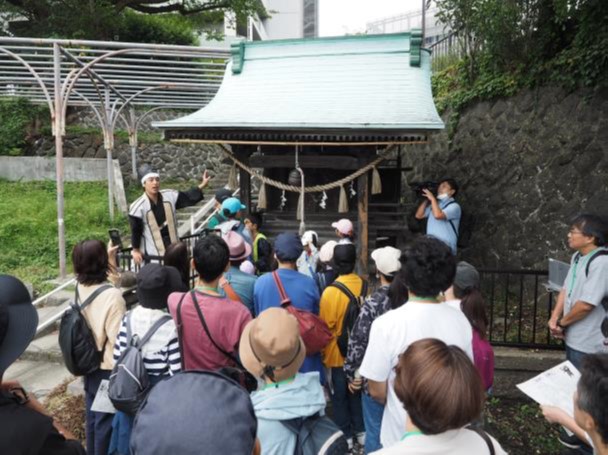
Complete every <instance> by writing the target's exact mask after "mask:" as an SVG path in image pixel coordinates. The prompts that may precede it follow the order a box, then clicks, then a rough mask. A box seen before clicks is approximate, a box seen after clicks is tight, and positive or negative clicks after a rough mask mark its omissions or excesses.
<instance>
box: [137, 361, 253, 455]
mask: <svg viewBox="0 0 608 455" xmlns="http://www.w3.org/2000/svg"><path fill="white" fill-rule="evenodd" d="M201 413H203V414H204V415H205V418H204V419H203V420H201V415H203V414H201ZM256 433H257V419H256V416H255V412H254V409H253V404H252V402H251V398H250V397H249V393H247V391H246V390H245V389H244V388H243V387H241V386H240V385H239V384H238V383H237V382H235V381H234V380H232V379H230V378H228V377H226V376H224V375H222V374H220V373H218V372H213V371H182V372H180V373H177V374H175V375H173V376H171V377H170V378H168V379H165V380H164V381H160V382H159V383H158V384H156V385H155V386H154V387H152V390H151V392H150V394H149V395H148V396H147V398H146V399H145V401H144V403H143V404H142V406H141V408H140V409H139V411H138V412H137V415H136V417H135V422H134V424H133V431H132V433H131V441H130V449H131V452H130V453H132V454H133V455H166V454H179V455H205V454H214V455H215V454H222V453H224V454H242V455H251V454H252V453H253V449H254V447H255V445H256Z"/></svg>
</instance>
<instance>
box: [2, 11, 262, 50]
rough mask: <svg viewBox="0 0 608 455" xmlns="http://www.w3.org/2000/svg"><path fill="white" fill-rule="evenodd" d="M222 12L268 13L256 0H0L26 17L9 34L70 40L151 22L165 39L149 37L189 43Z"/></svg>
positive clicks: (107, 35) (114, 35) (109, 35)
mask: <svg viewBox="0 0 608 455" xmlns="http://www.w3.org/2000/svg"><path fill="white" fill-rule="evenodd" d="M227 11H230V12H234V13H235V14H236V16H237V17H246V16H249V15H255V14H257V15H258V16H260V17H267V12H266V10H265V8H264V6H263V4H262V2H261V0H178V1H166V0H163V1H161V0H0V14H3V15H4V16H5V17H9V18H10V17H19V18H25V19H26V21H15V22H14V23H13V24H11V28H10V32H11V33H13V34H15V35H18V36H31V37H56V38H70V39H100V40H114V39H121V38H120V37H121V35H128V36H130V37H131V39H134V38H132V36H133V35H135V36H136V37H137V36H138V34H137V33H135V34H134V33H131V32H130V31H129V30H128V29H126V28H125V27H129V26H135V27H136V28H138V29H142V27H146V26H152V27H154V28H156V29H157V30H159V32H158V33H152V35H153V36H162V37H164V38H163V39H164V40H165V41H158V40H155V39H153V40H152V42H167V41H166V39H168V38H167V37H169V39H170V37H172V36H175V37H176V40H177V41H175V40H172V41H169V42H170V43H174V44H185V43H184V41H190V44H191V41H192V40H193V39H194V36H195V35H196V34H195V33H194V32H195V31H196V30H197V29H198V28H199V27H200V25H201V24H204V23H209V22H213V21H216V22H217V21H218V20H219V21H221V20H222V19H223V13H224V12H227ZM150 18H154V19H150ZM176 18H181V20H180V19H176ZM134 24H135V25H134ZM178 29H181V30H178ZM184 29H185V30H184ZM126 32H127V33H126ZM180 33H181V34H180ZM184 33H186V34H189V36H190V37H189V38H186V37H185V36H184ZM144 35H145V36H148V38H143V39H141V40H140V41H143V42H150V39H149V35H150V33H146V34H144ZM135 39H136V38H135Z"/></svg>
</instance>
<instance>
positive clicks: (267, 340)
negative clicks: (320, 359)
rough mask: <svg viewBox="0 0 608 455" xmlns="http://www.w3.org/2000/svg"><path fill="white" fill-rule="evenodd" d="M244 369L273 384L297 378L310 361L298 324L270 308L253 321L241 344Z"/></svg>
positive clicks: (282, 311)
mask: <svg viewBox="0 0 608 455" xmlns="http://www.w3.org/2000/svg"><path fill="white" fill-rule="evenodd" d="M239 356H240V359H241V362H242V363H243V366H244V367H245V368H246V369H247V371H249V372H250V373H251V374H252V375H254V376H256V377H258V378H261V377H267V378H268V379H270V380H271V381H273V382H278V381H282V380H285V379H288V378H291V377H292V376H294V375H295V374H296V373H297V372H298V370H299V369H300V367H301V366H302V363H304V358H305V357H306V347H305V346H304V341H302V337H300V328H299V325H298V320H297V319H296V318H295V317H294V316H292V315H291V314H289V312H287V311H285V310H284V309H283V308H268V309H267V310H265V311H263V312H262V313H260V315H259V316H258V317H257V318H255V319H253V320H251V321H250V322H249V323H248V324H247V325H246V326H245V329H244V330H243V333H242V335H241V342H240V344H239Z"/></svg>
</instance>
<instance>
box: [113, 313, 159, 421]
mask: <svg viewBox="0 0 608 455" xmlns="http://www.w3.org/2000/svg"><path fill="white" fill-rule="evenodd" d="M170 320H171V316H170V315H168V314H167V315H164V316H162V317H161V318H160V319H159V320H158V321H156V322H155V323H154V325H153V326H152V327H150V330H148V332H146V334H145V335H144V336H143V338H142V339H141V340H140V339H139V337H138V336H137V335H133V334H132V331H131V312H129V313H127V322H126V326H127V347H126V349H125V350H124V351H123V352H122V354H121V355H120V357H119V358H118V360H117V361H116V364H115V365H114V368H113V369H112V373H111V374H110V386H109V389H108V396H109V398H110V401H112V404H113V405H114V407H115V408H116V409H117V410H119V411H122V412H124V413H126V414H130V415H135V413H137V410H138V409H139V406H140V405H141V403H142V402H143V401H144V398H146V396H147V395H148V392H149V391H150V379H149V378H148V372H147V371H146V366H145V365H144V359H143V356H142V353H141V348H142V347H143V346H144V345H145V344H146V343H147V342H148V341H149V340H150V338H151V337H152V335H154V333H156V331H157V330H158V329H159V328H160V326H162V325H163V324H165V323H166V322H168V321H170Z"/></svg>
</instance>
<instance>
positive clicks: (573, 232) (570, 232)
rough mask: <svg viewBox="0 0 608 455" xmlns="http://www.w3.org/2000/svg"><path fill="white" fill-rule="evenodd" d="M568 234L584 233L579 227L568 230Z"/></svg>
mask: <svg viewBox="0 0 608 455" xmlns="http://www.w3.org/2000/svg"><path fill="white" fill-rule="evenodd" d="M568 234H570V235H584V234H583V233H582V232H581V231H579V230H578V229H570V230H569V231H568Z"/></svg>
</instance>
